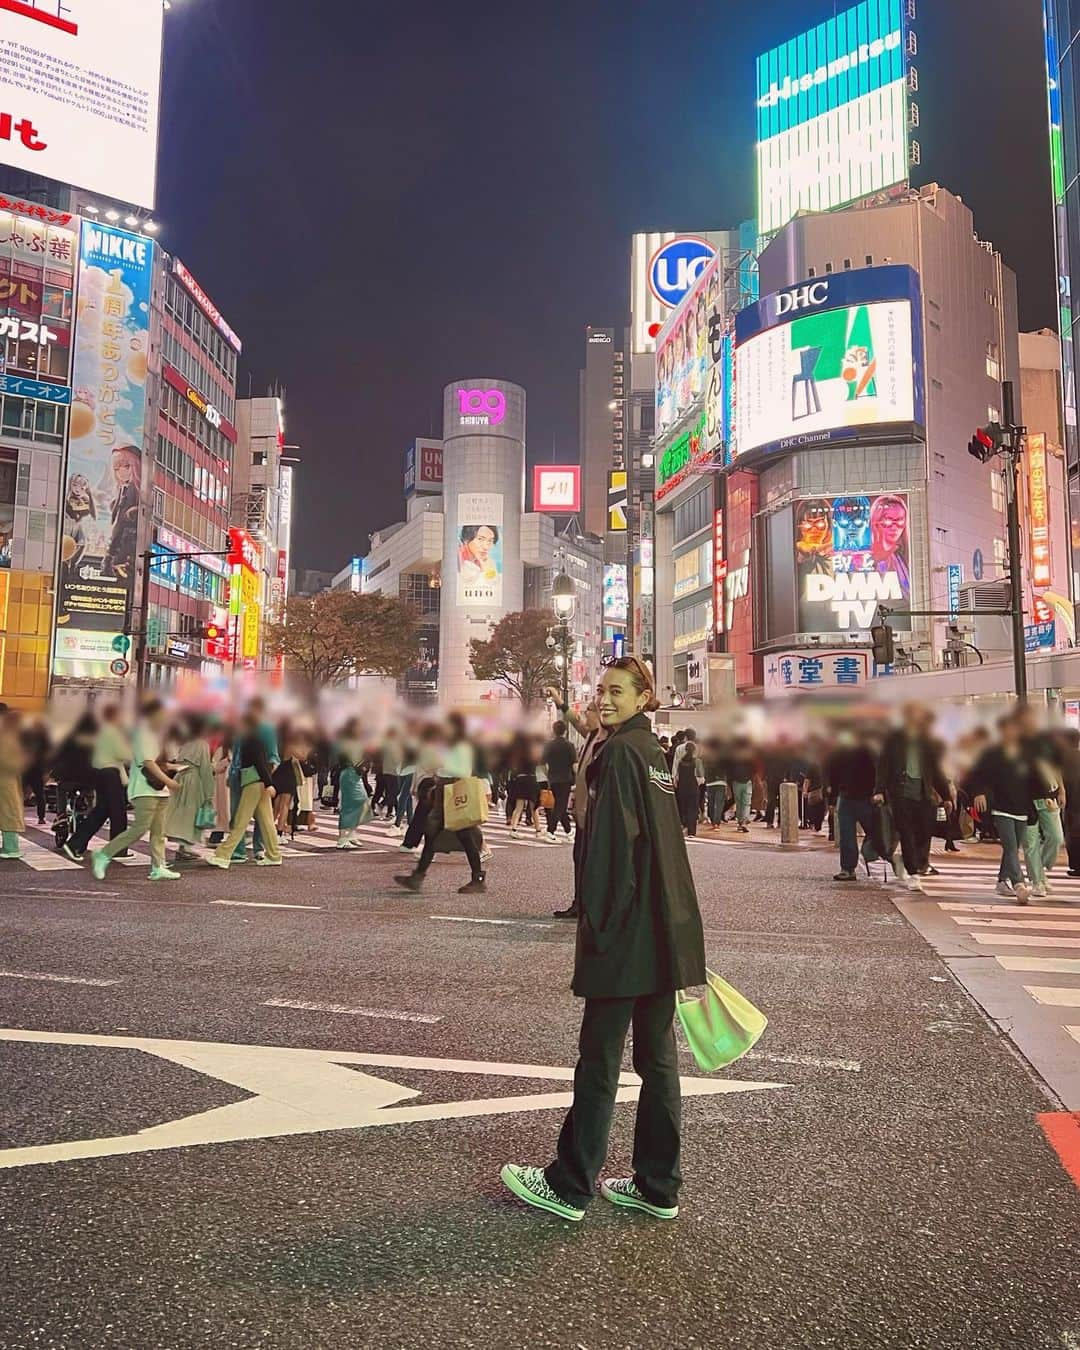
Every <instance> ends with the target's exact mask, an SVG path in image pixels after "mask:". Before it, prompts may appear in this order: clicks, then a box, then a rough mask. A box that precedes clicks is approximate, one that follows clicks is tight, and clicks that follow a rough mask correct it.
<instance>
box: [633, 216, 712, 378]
mask: <svg viewBox="0 0 1080 1350" xmlns="http://www.w3.org/2000/svg"><path fill="white" fill-rule="evenodd" d="M715 253H716V245H715V243H713V242H711V241H710V238H709V236H708V235H707V234H702V235H698V234H672V233H670V232H668V233H652V234H635V235H634V238H633V243H632V245H631V261H630V309H631V313H632V316H633V333H632V335H631V340H632V342H633V344H634V345H633V350H634V351H635V352H652V351H655V350H656V339H657V337H658V336H659V333H660V330H661V328H663V326H664V324H665V323H666V322H667V320H668V319H669V318H670V317H671V311H672V310H673V309H676V308H677V307H678V306H679V304H680V302H681V301H682V300H683V299H684V297H685V296H686V295H687V294H688V292H689V291H690V289H691V287H692V286H693V285H694V283H695V282H696V281H697V279H698V277H700V275H701V273H702V272H703V271H704V270H705V268H706V266H707V265H708V263H709V261H710V259H711V258H712V257H713V255H714V254H715Z"/></svg>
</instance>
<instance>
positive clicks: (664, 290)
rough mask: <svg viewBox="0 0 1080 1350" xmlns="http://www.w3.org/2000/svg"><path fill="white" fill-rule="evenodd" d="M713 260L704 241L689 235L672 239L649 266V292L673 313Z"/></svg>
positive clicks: (710, 251) (657, 251) (709, 248)
mask: <svg viewBox="0 0 1080 1350" xmlns="http://www.w3.org/2000/svg"><path fill="white" fill-rule="evenodd" d="M715 256H716V249H715V248H713V246H712V244H710V243H709V242H708V240H707V239H697V238H695V237H694V236H692V235H682V236H680V237H679V238H678V239H672V241H671V242H670V243H669V244H662V245H661V246H660V248H658V249H657V250H656V252H655V253H654V254H653V256H652V258H651V260H650V262H649V289H650V290H651V291H652V293H653V295H655V296H656V298H657V300H659V301H660V303H661V304H664V305H667V306H668V307H669V308H670V309H674V308H675V306H676V305H677V304H678V303H679V301H680V300H682V298H683V297H684V296H685V295H686V293H687V291H689V290H690V288H691V286H693V284H694V282H695V281H697V279H698V277H699V276H701V274H702V272H704V270H705V268H706V267H707V266H708V265H709V263H710V262H711V261H712V259H713V258H714V257H715Z"/></svg>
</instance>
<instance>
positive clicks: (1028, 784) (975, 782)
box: [970, 713, 1047, 905]
mask: <svg viewBox="0 0 1080 1350" xmlns="http://www.w3.org/2000/svg"><path fill="white" fill-rule="evenodd" d="M998 734H999V744H997V745H992V746H990V748H989V749H988V750H985V751H984V752H983V754H982V756H981V757H980V759H979V761H978V763H977V764H976V765H975V767H974V768H973V769H972V771H971V780H970V786H971V791H972V793H973V794H974V798H975V809H976V810H977V811H978V812H979V814H980V815H985V814H986V812H987V811H989V812H990V814H991V815H992V816H993V818H994V827H995V828H996V830H997V834H998V838H999V839H1000V840H1001V866H1000V867H999V868H998V880H997V893H998V895H1000V896H1002V897H1003V898H1005V899H1014V900H1015V901H1016V902H1017V904H1020V905H1026V904H1027V902H1028V899H1029V898H1030V896H1031V895H1032V893H1034V894H1036V895H1045V894H1046V889H1045V881H1044V877H1043V874H1042V840H1041V837H1040V835H1039V813H1038V810H1037V808H1036V805H1035V803H1036V801H1038V800H1042V799H1044V798H1045V797H1046V795H1047V789H1046V785H1045V780H1044V779H1043V778H1042V776H1041V774H1040V771H1039V766H1038V762H1037V761H1036V760H1035V758H1034V757H1033V756H1032V755H1031V753H1030V748H1029V747H1028V746H1026V744H1025V741H1024V736H1023V722H1022V719H1021V718H1020V717H1019V716H1018V715H1017V714H1016V713H1009V714H1007V715H1006V716H1005V717H1002V718H1001V719H1000V720H999V722H998ZM1021 848H1023V850H1024V858H1025V860H1026V861H1027V867H1028V877H1029V879H1030V881H1031V886H1028V885H1026V884H1025V882H1024V873H1023V871H1022V870H1021V867H1020V849H1021Z"/></svg>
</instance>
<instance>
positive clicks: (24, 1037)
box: [0, 1029, 786, 1168]
mask: <svg viewBox="0 0 1080 1350" xmlns="http://www.w3.org/2000/svg"><path fill="white" fill-rule="evenodd" d="M0 1041H18V1042H23V1043H26V1042H29V1043H32V1044H37V1045H85V1046H94V1047H97V1048H101V1049H117V1050H140V1051H142V1052H143V1053H145V1054H148V1055H154V1056H156V1057H157V1058H158V1059H163V1060H167V1061H169V1062H170V1063H173V1064H180V1065H182V1066H183V1067H184V1068H185V1069H193V1070H194V1071H195V1072H196V1073H203V1074H205V1075H206V1076H207V1077H208V1078H216V1079H217V1080H218V1081H219V1082H222V1083H230V1084H231V1085H232V1086H233V1087H238V1088H242V1089H243V1090H244V1091H245V1092H250V1093H252V1094H253V1095H252V1096H251V1097H248V1098H247V1099H246V1100H245V1101H242V1102H234V1103H232V1104H230V1105H228V1106H219V1107H217V1108H215V1109H213V1110H210V1111H201V1112H199V1113H198V1114H197V1115H194V1116H185V1117H183V1118H182V1119H180V1120H169V1121H165V1122H163V1123H162V1124H160V1125H151V1126H150V1127H149V1128H147V1129H145V1130H139V1131H138V1132H137V1133H135V1134H124V1135H115V1136H113V1137H112V1138H105V1139H75V1140H70V1141H68V1142H66V1143H59V1144H43V1145H33V1146H30V1147H27V1148H9V1149H0V1168H7V1167H28V1166H33V1165H37V1164H42V1163H56V1162H72V1161H76V1160H81V1159H84V1158H108V1157H113V1156H115V1155H117V1154H127V1153H151V1152H154V1151H155V1150H158V1149H168V1148H192V1147H194V1146H195V1145H199V1144H225V1143H233V1142H236V1141H238V1140H250V1139H277V1138H281V1137H283V1136H285V1135H294V1134H318V1133H321V1132H323V1131H326V1130H352V1129H361V1128H369V1127H372V1126H378V1125H402V1124H408V1123H411V1122H413V1121H421V1120H424V1121H427V1120H455V1119H462V1118H464V1117H468V1116H495V1115H504V1114H510V1113H512V1112H516V1111H543V1110H552V1109H555V1108H562V1109H564V1110H565V1109H566V1108H567V1107H568V1106H569V1105H570V1102H571V1098H572V1094H571V1093H570V1092H545V1093H534V1094H532V1095H530V1096H520V1097H489V1098H480V1099H477V1100H472V1101H443V1102H430V1103H427V1104H425V1105H423V1106H399V1105H398V1103H399V1102H404V1101H407V1100H409V1099H411V1098H414V1097H418V1096H419V1095H420V1093H419V1092H418V1091H416V1090H415V1089H414V1088H407V1087H403V1086H402V1085H401V1084H399V1083H394V1082H392V1081H390V1080H389V1079H386V1078H379V1077H376V1076H375V1075H373V1074H368V1073H357V1072H356V1070H355V1069H350V1068H346V1067H345V1066H346V1065H353V1064H355V1065H363V1066H365V1067H367V1068H383V1069H423V1070H430V1071H434V1072H436V1073H465V1074H482V1075H484V1076H486V1077H493V1078H533V1079H537V1078H539V1079H545V1078H546V1079H552V1080H554V1081H557V1082H563V1083H569V1082H571V1081H572V1080H573V1077H574V1071H573V1069H564V1068H556V1067H552V1066H550V1065H537V1064H500V1063H489V1062H487V1061H486V1060H464V1059H428V1058H422V1057H414V1056H403V1055H368V1054H360V1053H357V1052H355V1051H351V1050H294V1049H290V1048H289V1047H287V1046H276V1045H227V1044H223V1043H219V1042H214V1041H169V1040H151V1039H146V1038H143V1037H138V1036H91V1035H83V1034H79V1033H74V1032H72V1033H65V1032H57V1031H21V1030H15V1029H11V1030H0ZM681 1082H682V1091H683V1096H684V1097H707V1096H713V1095H717V1094H720V1093H728V1092H760V1091H763V1090H765V1089H768V1088H777V1087H784V1086H786V1085H785V1084H783V1083H753V1082H742V1081H738V1080H735V1079H723V1078H719V1079H713V1078H683V1079H682V1080H681ZM640 1086H641V1080H640V1079H639V1078H638V1077H637V1075H636V1074H632V1073H624V1074H620V1076H619V1089H618V1092H617V1094H616V1101H619V1102H632V1101H636V1100H637V1097H638V1091H639V1089H640Z"/></svg>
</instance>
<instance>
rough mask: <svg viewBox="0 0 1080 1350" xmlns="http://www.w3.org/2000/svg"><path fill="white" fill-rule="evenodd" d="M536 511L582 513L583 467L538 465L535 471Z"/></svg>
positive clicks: (534, 500)
mask: <svg viewBox="0 0 1080 1350" xmlns="http://www.w3.org/2000/svg"><path fill="white" fill-rule="evenodd" d="M533 510H534V511H553V512H558V511H567V512H571V511H580V510H581V465H580V464H537V465H536V466H535V468H534V469H533Z"/></svg>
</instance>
